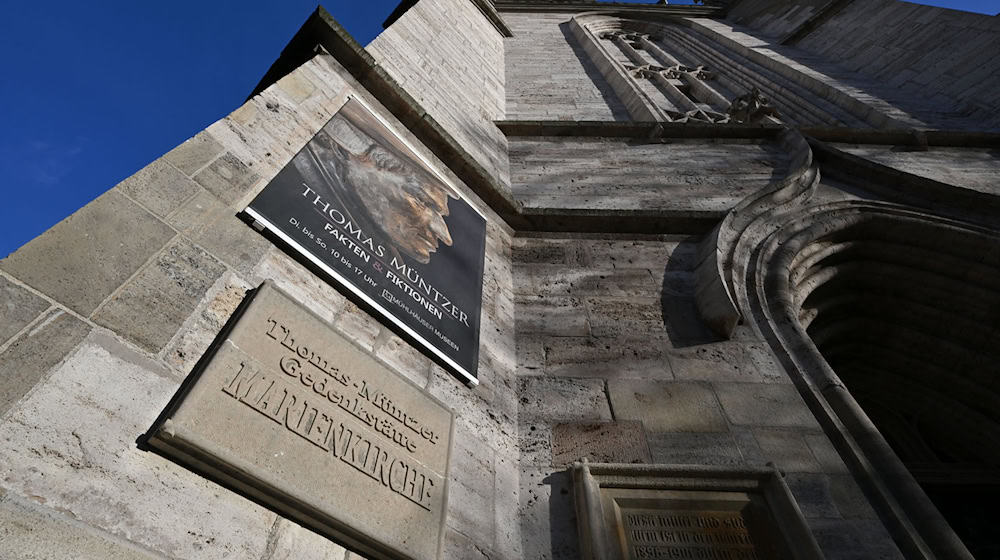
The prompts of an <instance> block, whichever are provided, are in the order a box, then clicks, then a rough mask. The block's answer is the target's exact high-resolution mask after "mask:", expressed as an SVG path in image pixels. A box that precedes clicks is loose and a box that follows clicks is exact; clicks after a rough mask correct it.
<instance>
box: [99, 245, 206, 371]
mask: <svg viewBox="0 0 1000 560" xmlns="http://www.w3.org/2000/svg"><path fill="white" fill-rule="evenodd" d="M223 272H225V267H223V265H222V264H221V263H219V262H218V261H217V260H215V259H214V258H212V256H211V255H209V254H208V253H206V252H205V251H203V250H201V249H199V248H197V247H195V246H194V245H191V243H190V242H188V241H185V240H178V241H176V242H174V243H172V244H171V245H170V246H168V247H167V248H166V249H164V250H163V251H162V252H161V253H160V254H159V255H158V256H157V257H156V259H154V261H153V262H152V263H150V264H149V266H147V267H146V268H145V269H143V270H142V271H141V272H140V273H139V274H137V275H136V276H135V278H133V279H131V280H130V281H129V282H128V284H126V285H125V286H124V287H122V289H121V291H120V292H118V293H117V294H116V295H115V296H114V298H112V299H111V300H110V301H108V303H107V304H106V305H104V307H102V308H101V309H100V310H98V312H97V313H96V314H95V315H94V321H95V322H96V323H98V324H100V325H104V326H106V327H108V328H110V329H113V330H114V331H116V332H117V333H119V334H121V335H122V336H124V337H125V338H127V339H129V340H131V341H132V342H134V343H135V344H137V345H139V346H140V347H142V348H144V349H146V350H148V351H150V352H158V351H160V350H161V349H162V348H163V347H164V346H165V345H166V344H167V342H169V341H170V339H171V338H173V336H174V333H176V332H177V330H178V329H179V328H180V327H181V324H182V323H184V320H185V319H187V317H188V316H189V315H190V314H191V313H192V312H194V310H195V308H196V307H197V306H198V303H199V302H200V301H201V299H202V297H204V295H205V292H207V291H208V289H209V288H210V287H211V286H212V284H213V283H214V282H215V281H216V279H218V278H219V277H220V276H222V273H223Z"/></svg>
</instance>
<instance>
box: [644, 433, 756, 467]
mask: <svg viewBox="0 0 1000 560" xmlns="http://www.w3.org/2000/svg"><path fill="white" fill-rule="evenodd" d="M649 449H650V453H651V454H652V456H653V462H654V463H664V464H676V465H720V466H737V465H742V464H744V460H743V456H742V455H741V454H740V450H739V449H738V448H737V447H736V443H734V442H733V438H732V437H731V436H730V435H729V434H727V433H707V434H699V433H680V432H679V433H658V434H650V435H649Z"/></svg>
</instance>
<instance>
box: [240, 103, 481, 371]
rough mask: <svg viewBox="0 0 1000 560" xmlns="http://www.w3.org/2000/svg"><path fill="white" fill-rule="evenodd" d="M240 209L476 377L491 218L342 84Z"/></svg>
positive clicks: (442, 358)
mask: <svg viewBox="0 0 1000 560" xmlns="http://www.w3.org/2000/svg"><path fill="white" fill-rule="evenodd" d="M244 214H245V216H246V217H248V218H250V219H251V220H253V222H254V226H255V227H256V229H258V230H260V231H262V232H264V233H265V234H266V235H268V236H270V237H272V238H274V239H275V240H277V241H279V242H280V243H279V245H284V247H283V248H284V249H285V250H286V251H287V252H290V253H291V254H292V255H293V256H295V257H297V258H298V259H299V260H300V261H302V260H304V261H305V262H304V264H307V265H309V267H310V268H311V269H312V270H313V271H314V272H317V273H318V274H319V275H320V276H321V277H324V279H325V280H326V281H327V282H328V283H330V284H332V285H333V286H335V287H337V288H338V289H340V290H341V291H344V292H345V293H346V295H348V296H349V297H350V298H351V299H352V300H354V301H356V302H358V303H359V304H361V305H362V307H367V308H368V309H369V310H370V311H373V312H374V313H373V315H374V316H376V318H378V319H380V320H381V321H382V322H383V323H384V324H386V325H387V326H389V327H390V328H393V329H394V330H395V331H397V332H399V333H400V334H401V335H403V336H404V337H405V338H408V339H410V340H411V341H413V342H415V343H416V346H417V347H419V348H420V349H421V350H422V351H424V352H425V353H428V354H429V355H430V356H431V357H432V358H434V359H435V360H436V361H438V362H439V363H441V364H442V365H443V366H445V367H447V368H448V369H450V370H452V371H453V372H455V373H457V374H458V375H460V376H461V378H462V379H463V381H465V382H466V383H469V384H471V385H476V384H478V383H479V380H478V378H477V375H476V373H477V368H478V361H479V329H480V316H481V311H482V288H483V269H484V263H485V253H486V218H485V216H483V214H482V213H480V212H479V211H478V210H477V209H476V208H475V207H474V206H472V205H471V204H470V203H469V202H468V201H467V200H466V198H465V197H464V196H463V195H462V194H461V192H460V191H459V190H458V189H457V188H455V187H454V185H453V183H451V182H450V181H449V180H448V179H447V178H446V177H445V176H444V175H443V174H442V173H440V172H439V171H438V170H437V169H436V168H435V166H434V165H432V164H431V163H430V162H429V161H428V160H427V159H425V158H424V157H422V156H421V155H420V153H419V151H417V150H416V149H414V147H413V146H412V144H410V143H409V142H407V141H406V140H405V139H404V138H403V137H402V136H401V135H400V134H398V133H397V132H395V131H394V130H393V128H392V127H391V126H390V125H389V124H388V123H387V122H386V121H385V120H384V119H383V118H381V117H380V116H379V115H378V114H377V113H376V112H375V111H374V110H372V109H371V107H369V106H368V105H367V104H366V103H364V102H363V101H362V100H361V99H359V98H358V97H356V96H353V95H352V96H348V97H347V100H346V101H345V103H344V104H343V105H342V106H341V107H340V109H338V110H337V111H336V112H335V113H334V115H333V117H331V119H330V120H329V121H328V122H327V123H326V124H325V125H324V126H323V128H322V129H321V130H320V131H319V132H317V133H316V135H314V136H313V137H312V138H311V139H310V140H309V141H308V142H307V143H306V145H305V146H304V147H303V148H302V149H301V150H300V151H299V152H298V153H297V154H296V155H295V157H294V158H292V161H290V162H289V163H288V164H287V165H286V166H285V167H284V168H282V170H281V171H280V172H279V173H278V174H277V175H276V176H275V177H274V178H273V179H272V180H271V181H270V182H269V183H268V184H267V186H265V187H264V189H263V190H262V191H261V192H260V193H259V194H258V195H257V196H256V197H255V198H254V200H253V201H252V202H251V203H250V205H249V206H247V208H246V209H245V210H244Z"/></svg>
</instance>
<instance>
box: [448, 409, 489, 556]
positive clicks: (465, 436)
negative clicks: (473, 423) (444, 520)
mask: <svg viewBox="0 0 1000 560" xmlns="http://www.w3.org/2000/svg"><path fill="white" fill-rule="evenodd" d="M453 442H454V443H453V444H452V449H451V463H450V465H449V468H450V472H449V476H450V477H451V484H450V485H449V487H448V505H449V507H448V525H449V526H450V527H453V528H455V529H456V530H458V531H459V532H461V533H462V534H463V535H466V536H468V537H470V538H472V539H473V540H474V541H476V542H481V543H488V544H490V545H492V543H493V537H494V507H495V506H494V498H495V489H494V481H495V473H494V469H493V455H494V451H493V450H492V449H491V448H489V446H487V445H486V444H485V443H483V442H482V441H481V440H479V439H478V438H476V435H475V434H474V433H470V431H469V428H467V427H465V426H463V425H459V426H456V429H455V438H454V440H453Z"/></svg>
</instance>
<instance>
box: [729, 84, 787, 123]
mask: <svg viewBox="0 0 1000 560" xmlns="http://www.w3.org/2000/svg"><path fill="white" fill-rule="evenodd" d="M728 112H729V116H730V117H732V121H733V122H737V123H743V124H753V123H757V122H760V121H761V120H763V119H764V118H766V117H774V118H778V117H779V115H778V110H777V109H775V108H774V107H772V106H771V104H770V101H769V100H768V99H767V97H764V94H763V93H761V91H760V90H759V89H757V87H756V86H755V87H754V88H753V89H751V90H750V92H749V93H746V94H744V95H741V96H739V97H737V98H736V99H733V103H732V104H731V105H730V106H729V111H728Z"/></svg>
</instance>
